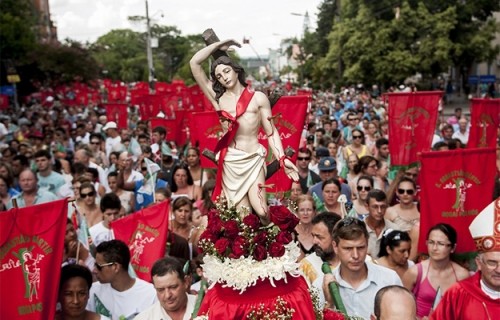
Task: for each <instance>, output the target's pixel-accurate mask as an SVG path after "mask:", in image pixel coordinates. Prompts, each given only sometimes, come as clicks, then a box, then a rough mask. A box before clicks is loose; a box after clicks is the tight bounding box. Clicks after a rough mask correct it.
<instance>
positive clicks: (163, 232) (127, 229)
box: [111, 201, 170, 282]
mask: <svg viewBox="0 0 500 320" xmlns="http://www.w3.org/2000/svg"><path fill="white" fill-rule="evenodd" d="M169 205H170V202H169V201H163V202H160V203H158V204H155V205H153V206H151V207H148V208H146V209H142V210H141V211H137V212H135V213H133V214H131V215H128V216H126V217H125V218H121V219H118V220H116V221H113V222H112V223H111V229H113V232H114V235H115V239H118V240H122V241H123V242H125V243H126V244H127V245H128V248H129V250H130V264H131V265H132V267H133V268H134V270H135V273H136V274H137V276H138V277H139V278H141V279H142V280H144V281H148V282H151V266H152V265H153V264H154V263H155V261H156V260H158V259H160V258H162V257H163V256H165V247H166V244H167V232H168V216H169V214H168V209H169Z"/></svg>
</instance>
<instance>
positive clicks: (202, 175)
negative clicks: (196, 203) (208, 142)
mask: <svg viewBox="0 0 500 320" xmlns="http://www.w3.org/2000/svg"><path fill="white" fill-rule="evenodd" d="M186 162H187V164H188V166H189V172H190V173H191V176H192V177H193V183H194V184H195V185H197V186H199V187H203V184H204V183H205V182H207V180H208V175H207V171H206V170H205V169H203V168H202V167H201V162H200V150H198V149H197V148H194V147H191V148H188V149H187V154H186Z"/></svg>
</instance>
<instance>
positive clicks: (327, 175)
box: [308, 157, 351, 202]
mask: <svg viewBox="0 0 500 320" xmlns="http://www.w3.org/2000/svg"><path fill="white" fill-rule="evenodd" d="M318 169H319V177H320V178H321V181H320V182H318V183H316V184H315V185H313V186H312V187H310V188H309V191H308V193H309V194H310V195H312V196H313V198H314V200H315V201H321V202H323V201H324V200H323V192H322V184H323V181H326V180H328V179H331V178H336V179H338V176H337V162H336V161H335V159H333V158H332V157H325V158H322V159H321V160H320V161H319V164H318ZM340 193H341V194H343V195H345V196H346V197H347V200H348V201H350V199H351V188H349V186H348V185H347V184H346V183H344V182H342V188H341V190H340Z"/></svg>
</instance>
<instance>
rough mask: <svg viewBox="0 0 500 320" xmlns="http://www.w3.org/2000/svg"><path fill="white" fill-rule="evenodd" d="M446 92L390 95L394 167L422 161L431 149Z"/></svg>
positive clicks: (390, 123) (390, 133) (390, 132)
mask: <svg viewBox="0 0 500 320" xmlns="http://www.w3.org/2000/svg"><path fill="white" fill-rule="evenodd" d="M442 94H443V92H442V91H429V92H425V91H422V92H408V93H389V94H388V97H389V136H390V137H391V143H389V151H390V154H391V165H392V166H408V165H410V164H413V163H416V162H417V161H418V158H417V153H420V152H422V151H428V150H430V147H431V143H432V136H433V132H434V128H435V127H436V121H437V116H438V103H439V99H441V96H442Z"/></svg>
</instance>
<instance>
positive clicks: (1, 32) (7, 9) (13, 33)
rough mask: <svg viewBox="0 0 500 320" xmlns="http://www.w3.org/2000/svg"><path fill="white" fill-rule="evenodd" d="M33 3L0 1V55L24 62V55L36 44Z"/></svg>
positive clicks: (18, 0)
mask: <svg viewBox="0 0 500 320" xmlns="http://www.w3.org/2000/svg"><path fill="white" fill-rule="evenodd" d="M35 18H36V17H35V15H34V14H33V4H32V2H31V1H29V0H2V1H0V55H1V58H2V59H12V60H14V61H15V62H17V63H25V62H26V56H27V54H28V53H29V52H31V51H32V50H33V49H34V48H35V46H36V41H35V39H36V37H35V33H34V31H33V26H34V25H35V21H36V20H35Z"/></svg>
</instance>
